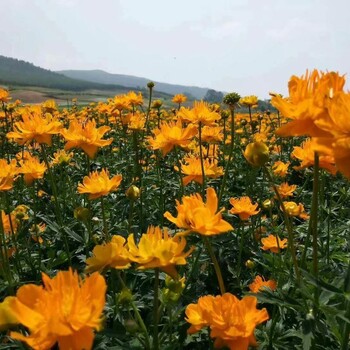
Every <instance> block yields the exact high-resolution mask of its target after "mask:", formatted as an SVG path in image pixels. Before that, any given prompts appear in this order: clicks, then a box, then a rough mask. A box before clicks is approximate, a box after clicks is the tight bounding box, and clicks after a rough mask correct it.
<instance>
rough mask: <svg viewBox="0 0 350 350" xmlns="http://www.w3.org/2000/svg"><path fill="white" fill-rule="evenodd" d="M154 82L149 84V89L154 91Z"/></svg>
mask: <svg viewBox="0 0 350 350" xmlns="http://www.w3.org/2000/svg"><path fill="white" fill-rule="evenodd" d="M154 85H155V84H154V82H153V81H150V82H148V83H147V87H148V88H149V89H153V88H154Z"/></svg>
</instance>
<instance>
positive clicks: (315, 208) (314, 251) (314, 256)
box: [310, 152, 320, 277]
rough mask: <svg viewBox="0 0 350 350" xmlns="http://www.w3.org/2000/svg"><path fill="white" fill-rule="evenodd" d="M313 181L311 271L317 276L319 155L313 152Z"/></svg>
mask: <svg viewBox="0 0 350 350" xmlns="http://www.w3.org/2000/svg"><path fill="white" fill-rule="evenodd" d="M314 159H315V164H314V183H313V189H312V206H311V217H310V223H311V230H312V259H313V272H314V275H315V277H317V276H318V244H317V221H318V220H317V219H318V218H317V216H318V190H319V168H320V167H319V156H318V154H317V152H315V154H314Z"/></svg>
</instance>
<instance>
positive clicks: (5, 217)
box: [1, 210, 18, 237]
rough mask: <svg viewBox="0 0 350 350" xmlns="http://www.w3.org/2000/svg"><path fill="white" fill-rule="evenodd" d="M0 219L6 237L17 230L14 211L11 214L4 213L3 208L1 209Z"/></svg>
mask: <svg viewBox="0 0 350 350" xmlns="http://www.w3.org/2000/svg"><path fill="white" fill-rule="evenodd" d="M1 220H2V227H3V230H4V234H5V236H7V237H8V236H10V235H11V234H13V233H16V232H17V226H18V225H17V220H16V213H15V211H12V213H11V214H6V213H5V212H4V211H3V210H1Z"/></svg>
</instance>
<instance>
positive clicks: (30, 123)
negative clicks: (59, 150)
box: [6, 109, 62, 146]
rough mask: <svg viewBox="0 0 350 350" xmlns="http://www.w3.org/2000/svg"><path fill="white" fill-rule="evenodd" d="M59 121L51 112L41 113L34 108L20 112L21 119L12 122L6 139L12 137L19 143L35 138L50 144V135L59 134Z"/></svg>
mask: <svg viewBox="0 0 350 350" xmlns="http://www.w3.org/2000/svg"><path fill="white" fill-rule="evenodd" d="M61 128H62V125H61V123H60V122H59V121H58V120H57V119H56V118H54V117H53V116H52V115H51V114H49V113H45V114H44V115H42V114H41V113H40V112H37V111H36V110H35V109H32V110H30V111H27V112H25V113H24V114H22V121H18V122H15V123H14V126H13V130H14V131H11V132H9V133H7V135H6V137H7V138H8V139H14V140H15V142H17V143H18V144H19V145H24V144H26V143H30V142H31V141H33V140H35V141H36V142H38V143H40V144H42V143H44V144H47V145H49V146H50V145H51V139H52V135H56V134H59V133H60V131H61Z"/></svg>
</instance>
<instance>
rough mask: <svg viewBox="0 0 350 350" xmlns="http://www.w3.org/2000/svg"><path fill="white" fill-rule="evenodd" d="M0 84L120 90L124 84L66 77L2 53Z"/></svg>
mask: <svg viewBox="0 0 350 350" xmlns="http://www.w3.org/2000/svg"><path fill="white" fill-rule="evenodd" d="M0 84H7V85H20V86H39V87H45V88H54V89H61V90H69V91H84V90H92V89H96V90H120V89H125V87H123V86H119V85H116V84H99V83H97V82H88V81H85V80H77V79H72V78H69V77H66V76H65V75H63V74H59V73H55V72H52V71H50V70H47V69H43V68H40V67H37V66H34V65H33V64H32V63H29V62H25V61H21V60H17V59H15V58H10V57H5V56H1V55H0Z"/></svg>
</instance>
